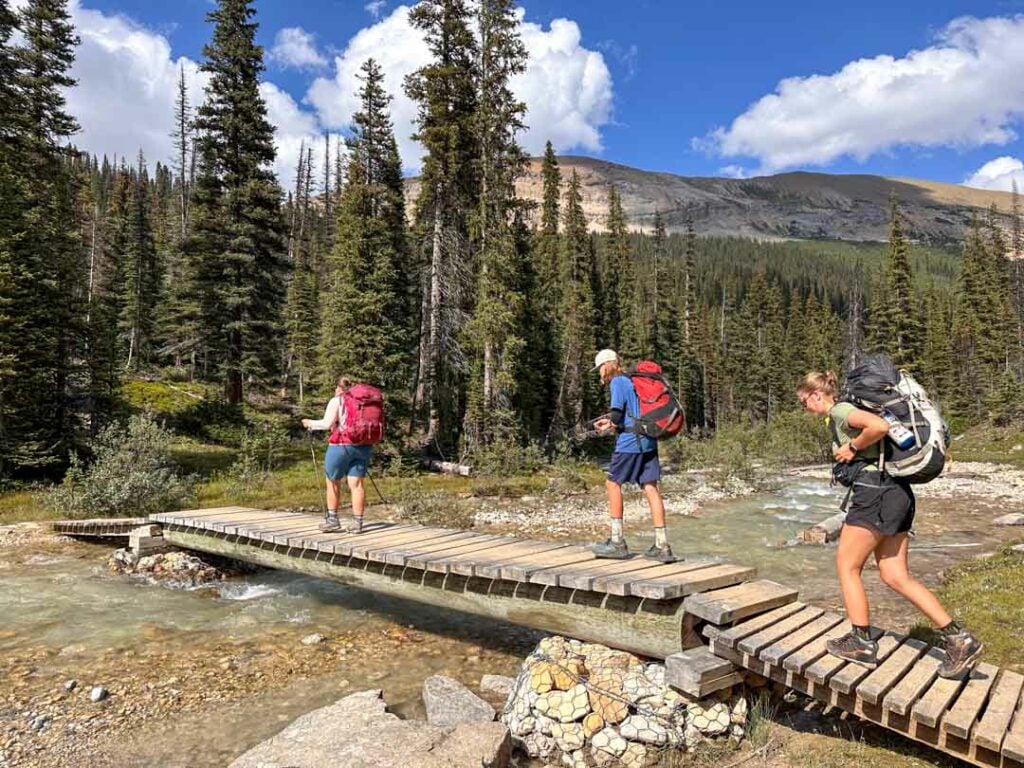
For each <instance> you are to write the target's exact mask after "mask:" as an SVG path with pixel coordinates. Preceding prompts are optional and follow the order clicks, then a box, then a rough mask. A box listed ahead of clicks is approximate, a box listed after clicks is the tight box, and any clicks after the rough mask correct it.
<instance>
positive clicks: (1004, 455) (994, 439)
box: [949, 424, 1024, 467]
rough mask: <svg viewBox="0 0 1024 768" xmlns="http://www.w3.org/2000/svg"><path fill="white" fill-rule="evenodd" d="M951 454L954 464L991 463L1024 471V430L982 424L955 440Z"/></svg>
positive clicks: (1016, 426)
mask: <svg viewBox="0 0 1024 768" xmlns="http://www.w3.org/2000/svg"><path fill="white" fill-rule="evenodd" d="M1018 446H1022V447H1020V448H1017V447H1018ZM1014 448H1017V450H1014ZM949 453H950V456H952V457H953V461H954V462H957V461H991V462H996V463H999V464H1012V465H1014V466H1017V467H1024V428H1022V427H1021V425H1019V424H1018V425H1014V426H1009V427H994V426H992V425H990V424H980V425H978V426H975V427H971V428H970V429H968V430H967V431H966V432H964V433H963V434H962V435H956V436H954V438H953V443H952V445H951V446H950V449H949Z"/></svg>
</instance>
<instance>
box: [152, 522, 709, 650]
mask: <svg viewBox="0 0 1024 768" xmlns="http://www.w3.org/2000/svg"><path fill="white" fill-rule="evenodd" d="M163 537H164V540H165V541H166V542H167V543H168V544H171V545H174V546H176V547H181V548H184V549H190V550H194V551H197V552H208V553H210V554H213V555H218V556H221V557H230V558H234V559H236V560H242V561H245V562H248V563H253V564H256V565H262V566H265V567H267V568H277V569H280V570H288V571H298V572H301V573H305V574H307V575H309V576H314V577H317V578H323V579H330V580H331V581H336V582H339V583H341V584H347V585H350V586H353V587H358V588H360V589H367V590H370V591H372V592H378V593H380V594H385V595H388V596H390V597H398V598H402V599H406V600H412V601H415V602H418V603H424V604H427V605H434V606H437V607H438V608H443V609H445V610H455V611H461V612H463V613H468V614H473V615H476V616H483V617H487V618H492V619H498V620H501V621H507V622H510V623H512V624H518V625H521V626H525V627H532V628H534V629H540V630H542V631H545V632H551V633H556V634H562V635H566V636H568V637H574V638H578V639H580V640H587V641H590V642H595V643H602V644H604V645H608V646H611V647H613V648H621V649H623V650H628V651H632V652H633V653H636V654H639V655H642V656H648V657H651V658H660V659H663V658H665V657H667V656H669V655H671V654H673V653H677V652H678V651H681V650H685V649H687V648H693V647H696V646H698V645H702V644H703V642H702V640H701V638H700V636H699V635H698V634H697V632H695V631H694V629H695V627H694V625H693V624H694V621H696V619H695V618H691V617H689V616H688V615H687V614H686V612H685V611H684V610H683V599H682V598H676V599H672V600H652V599H648V598H641V597H621V596H617V595H606V594H602V593H597V592H589V591H585V590H572V589H565V588H562V587H557V586H546V585H543V584H529V583H521V582H514V581H505V580H502V579H480V578H476V577H466V576H462V575H459V574H455V573H448V574H442V573H436V572H432V571H424V570H421V569H418V568H411V567H407V566H394V565H388V564H386V563H380V562H374V561H370V560H362V559H359V558H356V557H349V556H343V555H338V554H328V553H325V552H323V551H320V550H313V549H301V550H299V549H298V548H296V547H289V546H287V545H271V544H268V543H267V542H265V541H264V542H254V541H251V540H249V539H246V538H245V537H244V536H239V535H230V534H217V535H216V536H213V535H211V534H210V532H209V531H202V532H200V531H199V530H197V529H192V528H189V527H186V526H178V525H165V526H164V530H163Z"/></svg>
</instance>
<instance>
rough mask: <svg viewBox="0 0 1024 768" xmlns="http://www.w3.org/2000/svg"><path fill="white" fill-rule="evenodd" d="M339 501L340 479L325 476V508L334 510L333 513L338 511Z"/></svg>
mask: <svg viewBox="0 0 1024 768" xmlns="http://www.w3.org/2000/svg"><path fill="white" fill-rule="evenodd" d="M340 503H341V481H340V480H331V478H329V477H328V478H327V509H328V510H334V512H335V513H337V511H338V506H339V505H340Z"/></svg>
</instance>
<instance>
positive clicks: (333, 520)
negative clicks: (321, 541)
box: [317, 515, 341, 533]
mask: <svg viewBox="0 0 1024 768" xmlns="http://www.w3.org/2000/svg"><path fill="white" fill-rule="evenodd" d="M317 527H318V528H319V529H320V530H321V531H323V532H324V533H338V532H339V531H341V522H340V521H339V520H338V516H337V515H327V517H325V518H324V519H323V520H322V521H321V523H320V525H318V526H317Z"/></svg>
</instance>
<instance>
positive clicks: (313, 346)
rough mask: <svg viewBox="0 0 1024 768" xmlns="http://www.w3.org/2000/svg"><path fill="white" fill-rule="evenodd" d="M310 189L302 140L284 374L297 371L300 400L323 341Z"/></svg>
mask: <svg viewBox="0 0 1024 768" xmlns="http://www.w3.org/2000/svg"><path fill="white" fill-rule="evenodd" d="M327 164H328V165H329V163H327ZM311 190H312V170H311V163H310V156H309V153H308V152H307V151H306V148H305V145H304V144H303V145H302V146H300V148H299V166H298V174H297V177H296V180H295V195H294V197H293V198H292V201H291V217H290V218H291V231H290V233H289V235H288V253H289V258H290V261H291V264H292V279H291V283H290V284H289V286H288V297H287V301H286V302H285V310H284V315H285V330H286V332H287V345H286V346H287V362H286V364H285V371H286V374H285V375H286V380H287V378H288V377H290V375H291V374H292V373H294V375H295V379H296V381H297V382H298V392H299V402H300V403H301V402H303V401H304V400H305V394H306V387H307V386H308V385H309V383H310V380H311V379H312V378H313V377H314V376H315V373H314V372H315V371H316V366H317V347H318V345H319V343H320V322H321V318H320V291H319V275H318V273H317V270H316V265H315V263H314V256H315V254H314V253H313V243H312V238H311V235H310V230H311V228H312V226H311V221H310V220H311V211H310V196H311Z"/></svg>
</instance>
